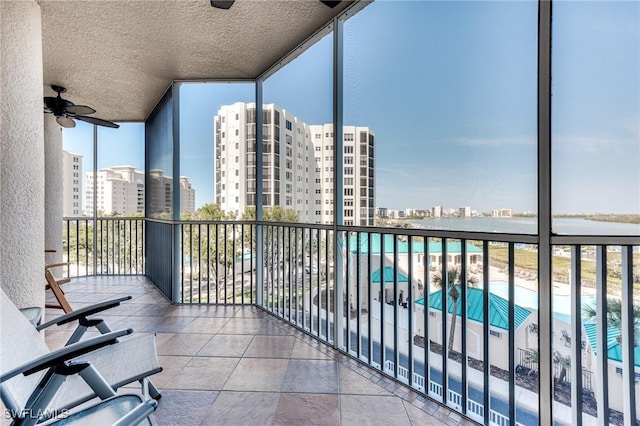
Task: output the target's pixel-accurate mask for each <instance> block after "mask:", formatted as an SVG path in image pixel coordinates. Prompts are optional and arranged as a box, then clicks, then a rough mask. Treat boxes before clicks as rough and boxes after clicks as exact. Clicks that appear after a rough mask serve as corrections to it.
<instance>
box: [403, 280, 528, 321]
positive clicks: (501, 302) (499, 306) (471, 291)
mask: <svg viewBox="0 0 640 426" xmlns="http://www.w3.org/2000/svg"><path fill="white" fill-rule="evenodd" d="M458 302H460V300H459V299H458ZM415 303H416V305H423V306H424V298H421V299H418V300H416V302H415ZM429 307H430V308H431V309H437V310H442V291H441V290H438V291H434V292H433V293H431V294H429ZM452 310H453V299H452V298H451V296H449V295H447V312H449V313H451V311H452ZM456 314H457V315H458V316H461V315H462V304H460V303H458V309H457V312H456ZM529 315H531V311H530V310H528V309H526V308H523V307H522V306H519V305H515V306H514V317H515V324H514V326H515V328H518V327H520V326H521V325H522V323H523V322H524V321H525V320H526V319H527V317H528V316H529ZM467 318H468V319H470V320H472V321H476V322H480V323H481V322H482V321H483V318H484V304H483V303H482V289H480V288H474V287H469V288H467ZM489 324H490V325H491V326H492V327H496V328H501V329H503V330H509V302H508V301H507V300H506V299H503V298H502V297H500V296H498V295H496V294H493V293H489Z"/></svg>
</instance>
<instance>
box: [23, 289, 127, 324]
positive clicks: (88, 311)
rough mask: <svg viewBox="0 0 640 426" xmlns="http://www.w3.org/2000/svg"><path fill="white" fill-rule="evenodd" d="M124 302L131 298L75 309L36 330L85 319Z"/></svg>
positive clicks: (121, 298) (125, 297)
mask: <svg viewBox="0 0 640 426" xmlns="http://www.w3.org/2000/svg"><path fill="white" fill-rule="evenodd" d="M125 300H131V296H124V297H119V298H117V299H111V300H106V301H104V302H100V303H96V304H95V305H91V306H85V307H84V308H81V309H76V310H75V311H73V312H69V313H68V314H64V315H61V316H59V317H57V318H54V319H52V320H51V321H47V322H45V323H44V324H41V325H39V326H38V327H36V330H38V331H40V330H44V329H45V328H48V327H51V326H52V325H63V324H67V323H70V322H73V321H75V320H77V319H81V318H86V317H88V316H89V315H93V314H97V313H98V312H102V311H106V310H107V309H111V308H115V307H116V306H119V305H120V303H121V302H124V301H125Z"/></svg>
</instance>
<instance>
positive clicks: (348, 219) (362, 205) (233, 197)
mask: <svg viewBox="0 0 640 426" xmlns="http://www.w3.org/2000/svg"><path fill="white" fill-rule="evenodd" d="M343 137H344V141H343V143H344V145H343V146H344V153H343V179H344V187H343V190H344V195H343V197H344V206H343V209H344V210H343V215H344V224H345V225H373V223H374V199H375V196H374V182H375V176H374V158H375V157H374V145H375V135H374V134H373V132H371V131H370V130H369V128H368V127H356V126H344V128H343ZM214 138H215V140H214V144H215V153H216V157H215V158H216V181H215V188H216V189H215V191H216V203H218V204H219V205H220V207H221V208H222V209H223V210H225V211H227V212H234V213H235V214H236V215H237V216H240V215H241V214H242V213H243V212H244V211H245V210H246V208H247V207H249V206H255V203H256V176H255V166H256V107H255V104H254V103H243V102H238V103H235V104H233V105H224V106H222V107H220V109H219V110H218V114H217V115H216V116H215V118H214ZM333 148H334V133H333V125H332V124H319V125H308V124H306V123H304V122H302V120H300V119H299V118H297V117H296V116H294V115H293V114H292V113H291V112H289V111H287V110H285V109H282V108H280V107H278V106H276V105H274V104H269V105H265V106H264V107H263V164H262V166H263V185H262V203H263V206H282V207H284V208H286V209H292V210H295V211H296V212H297V213H298V215H299V216H300V220H301V221H303V222H308V223H332V221H333V211H334V194H333V179H334V173H333V172H334V171H333V157H334V151H333Z"/></svg>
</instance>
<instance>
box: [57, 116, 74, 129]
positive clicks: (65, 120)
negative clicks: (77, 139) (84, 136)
mask: <svg viewBox="0 0 640 426" xmlns="http://www.w3.org/2000/svg"><path fill="white" fill-rule="evenodd" d="M56 121H57V122H58V124H59V125H61V126H62V127H66V128H68V129H69V128H72V127H76V122H75V121H73V119H72V118H71V117H64V116H60V117H56Z"/></svg>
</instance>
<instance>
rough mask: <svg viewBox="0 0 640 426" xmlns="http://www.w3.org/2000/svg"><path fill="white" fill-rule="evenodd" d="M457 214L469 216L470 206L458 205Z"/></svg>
mask: <svg viewBox="0 0 640 426" xmlns="http://www.w3.org/2000/svg"><path fill="white" fill-rule="evenodd" d="M458 216H460V217H471V207H460V208H459V209H458Z"/></svg>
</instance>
